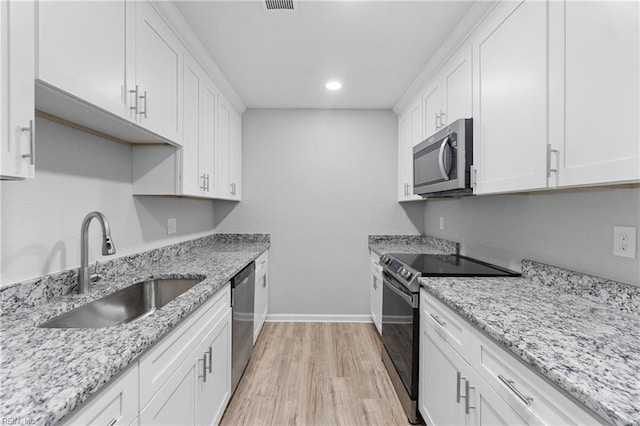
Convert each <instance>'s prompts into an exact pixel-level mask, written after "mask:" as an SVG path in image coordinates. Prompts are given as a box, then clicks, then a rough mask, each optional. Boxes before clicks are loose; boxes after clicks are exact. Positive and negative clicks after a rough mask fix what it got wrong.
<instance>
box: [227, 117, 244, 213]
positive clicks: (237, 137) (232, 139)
mask: <svg viewBox="0 0 640 426" xmlns="http://www.w3.org/2000/svg"><path fill="white" fill-rule="evenodd" d="M229 185H230V191H231V198H232V199H234V200H238V201H239V200H240V199H241V195H242V193H241V191H242V122H241V117H240V114H238V113H237V112H236V110H235V109H232V110H231V117H230V122H229Z"/></svg>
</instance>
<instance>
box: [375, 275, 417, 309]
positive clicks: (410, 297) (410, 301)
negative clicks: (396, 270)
mask: <svg viewBox="0 0 640 426" xmlns="http://www.w3.org/2000/svg"><path fill="white" fill-rule="evenodd" d="M383 281H384V283H385V285H386V286H387V287H389V288H390V289H391V290H393V292H394V293H395V294H397V295H398V296H400V297H401V298H402V299H403V300H404V301H405V302H407V303H408V304H409V305H411V307H412V308H417V307H418V304H417V303H416V297H415V296H414V295H408V294H407V293H405V292H404V291H402V290H400V289H399V288H396V286H394V285H393V284H392V283H391V281H389V279H388V278H386V277H385V278H384V280H383Z"/></svg>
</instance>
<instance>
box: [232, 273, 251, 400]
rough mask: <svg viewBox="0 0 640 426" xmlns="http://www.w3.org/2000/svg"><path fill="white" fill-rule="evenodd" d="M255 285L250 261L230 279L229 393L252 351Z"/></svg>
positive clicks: (235, 385)
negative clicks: (231, 319)
mask: <svg viewBox="0 0 640 426" xmlns="http://www.w3.org/2000/svg"><path fill="white" fill-rule="evenodd" d="M255 287H256V266H255V263H254V262H251V263H250V264H249V266H247V267H246V268H244V269H243V270H242V271H240V272H239V273H238V274H237V275H236V276H235V277H233V278H232V279H231V309H232V312H233V326H232V328H231V334H232V337H233V338H232V340H233V343H232V347H231V352H232V359H231V394H232V395H233V393H234V392H235V391H236V387H238V383H239V382H240V378H241V377H242V373H244V369H245V368H246V367H247V364H248V363H249V359H250V358H251V352H252V351H253V317H254V299H255Z"/></svg>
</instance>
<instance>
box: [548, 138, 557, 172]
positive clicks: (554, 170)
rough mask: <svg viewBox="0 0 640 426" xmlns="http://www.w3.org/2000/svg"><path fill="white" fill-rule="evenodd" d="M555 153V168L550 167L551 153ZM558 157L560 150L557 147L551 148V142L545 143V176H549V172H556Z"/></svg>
mask: <svg viewBox="0 0 640 426" xmlns="http://www.w3.org/2000/svg"><path fill="white" fill-rule="evenodd" d="M552 153H555V154H556V168H555V169H552V168H551V154H552ZM559 157H560V151H559V150H557V149H551V144H547V177H551V173H558V160H559Z"/></svg>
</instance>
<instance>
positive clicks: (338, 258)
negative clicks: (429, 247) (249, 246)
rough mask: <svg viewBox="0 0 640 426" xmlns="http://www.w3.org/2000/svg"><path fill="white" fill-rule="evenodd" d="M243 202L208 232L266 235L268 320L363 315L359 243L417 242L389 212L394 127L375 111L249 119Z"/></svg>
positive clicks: (409, 225)
mask: <svg viewBox="0 0 640 426" xmlns="http://www.w3.org/2000/svg"><path fill="white" fill-rule="evenodd" d="M242 120H243V124H242V131H243V135H242V139H243V158H242V161H243V163H242V171H243V194H242V202H241V203H239V204H237V203H230V202H228V203H219V202H218V203H216V207H215V218H216V223H217V226H216V232H236V231H237V232H270V233H271V244H272V248H271V253H270V258H269V260H270V273H271V289H270V292H269V298H270V299H269V300H270V307H269V312H270V314H303V315H313V314H329V315H341V314H348V315H366V314H367V313H368V312H369V279H370V278H369V277H370V275H369V274H370V272H369V271H370V268H369V253H368V249H367V235H368V234H373V233H399V234H400V233H406V234H418V233H420V232H421V231H422V229H421V228H422V226H423V206H422V204H414V205H408V206H407V205H400V204H399V203H397V202H396V181H397V163H396V161H397V160H396V159H397V118H396V116H395V114H393V112H391V111H382V110H249V111H247V112H246V113H245V114H244V115H243V117H242Z"/></svg>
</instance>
